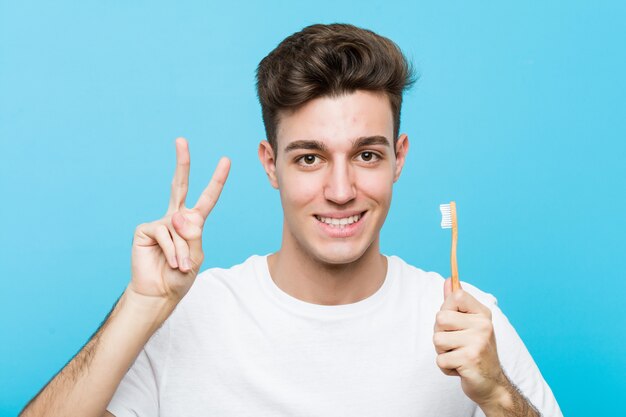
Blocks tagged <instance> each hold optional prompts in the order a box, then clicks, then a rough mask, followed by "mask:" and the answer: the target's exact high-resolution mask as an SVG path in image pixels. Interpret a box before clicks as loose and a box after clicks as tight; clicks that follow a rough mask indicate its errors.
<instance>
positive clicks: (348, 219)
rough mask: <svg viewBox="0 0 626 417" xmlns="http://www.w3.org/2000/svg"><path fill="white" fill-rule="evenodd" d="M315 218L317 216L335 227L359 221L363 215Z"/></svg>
mask: <svg viewBox="0 0 626 417" xmlns="http://www.w3.org/2000/svg"><path fill="white" fill-rule="evenodd" d="M315 218H317V220H319V221H321V222H322V223H326V224H328V225H331V226H333V227H339V228H343V227H344V226H345V225H347V224H352V223H356V222H358V221H359V219H360V218H361V215H360V214H356V215H354V216H350V217H344V218H342V219H335V218H333V217H321V216H315Z"/></svg>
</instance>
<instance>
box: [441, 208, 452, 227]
mask: <svg viewBox="0 0 626 417" xmlns="http://www.w3.org/2000/svg"><path fill="white" fill-rule="evenodd" d="M439 210H440V211H441V228H442V229H450V228H452V211H451V210H450V204H440V205H439Z"/></svg>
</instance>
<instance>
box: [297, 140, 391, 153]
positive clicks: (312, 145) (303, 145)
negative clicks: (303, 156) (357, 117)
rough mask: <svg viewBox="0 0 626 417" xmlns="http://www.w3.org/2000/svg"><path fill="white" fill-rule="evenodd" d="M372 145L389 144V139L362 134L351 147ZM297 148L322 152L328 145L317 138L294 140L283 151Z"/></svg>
mask: <svg viewBox="0 0 626 417" xmlns="http://www.w3.org/2000/svg"><path fill="white" fill-rule="evenodd" d="M373 145H384V146H387V147H389V146H390V145H389V140H387V138H386V137H384V136H364V137H360V138H357V139H355V140H354V141H353V142H352V148H354V149H357V148H362V147H365V146H373ZM298 149H306V150H311V151H320V152H324V151H326V150H328V147H327V146H326V145H325V144H324V143H323V142H321V141H319V140H296V141H293V142H291V143H290V144H289V145H287V146H286V147H285V153H287V152H291V151H295V150H298Z"/></svg>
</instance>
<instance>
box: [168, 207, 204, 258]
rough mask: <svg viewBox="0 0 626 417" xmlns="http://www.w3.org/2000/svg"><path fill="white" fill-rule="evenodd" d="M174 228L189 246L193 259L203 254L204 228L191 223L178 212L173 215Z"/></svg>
mask: <svg viewBox="0 0 626 417" xmlns="http://www.w3.org/2000/svg"><path fill="white" fill-rule="evenodd" d="M172 226H174V230H175V231H176V233H178V235H179V236H180V237H182V238H183V239H184V240H185V241H186V242H187V244H188V245H189V251H190V252H191V253H190V255H191V256H192V258H193V259H197V258H198V254H199V253H202V228H201V227H199V226H198V225H197V224H195V223H194V222H192V221H190V220H189V219H188V218H187V217H186V216H185V215H184V214H182V213H181V212H180V211H177V212H176V213H174V214H173V215H172Z"/></svg>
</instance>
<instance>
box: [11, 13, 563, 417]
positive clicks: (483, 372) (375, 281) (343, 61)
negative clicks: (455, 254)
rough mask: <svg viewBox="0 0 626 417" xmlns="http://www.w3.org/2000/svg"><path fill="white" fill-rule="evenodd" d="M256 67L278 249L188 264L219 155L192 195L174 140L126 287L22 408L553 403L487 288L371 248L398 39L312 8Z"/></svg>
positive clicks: (528, 408) (383, 185)
mask: <svg viewBox="0 0 626 417" xmlns="http://www.w3.org/2000/svg"><path fill="white" fill-rule="evenodd" d="M257 79H258V84H257V88H258V93H259V98H260V101H261V107H262V110H263V119H264V122H265V127H266V133H267V141H263V142H261V144H260V146H259V158H260V160H261V163H262V164H263V167H264V168H265V172H266V173H267V176H268V178H269V182H270V184H271V185H272V186H273V187H275V188H277V189H278V190H280V197H281V202H282V206H283V211H284V224H283V237H282V245H281V248H280V250H279V251H278V252H276V253H274V254H272V255H269V256H253V257H251V258H249V259H248V260H246V261H245V262H244V263H243V264H241V265H238V266H235V267H233V268H231V269H227V270H224V269H209V270H207V271H205V272H203V273H202V274H200V275H199V276H198V277H196V274H197V273H198V271H199V268H200V266H201V264H202V261H203V259H204V254H203V252H202V237H203V236H202V227H203V225H204V222H205V219H206V218H207V216H208V215H209V213H210V211H211V209H212V208H213V206H214V205H215V203H216V201H217V199H218V197H219V195H220V192H221V190H222V187H223V185H224V183H225V181H226V177H227V175H228V171H229V161H228V160H227V159H223V160H221V161H220V162H219V164H218V166H217V169H216V171H215V173H214V175H213V178H212V179H211V182H210V183H209V185H208V187H207V188H206V189H205V191H204V192H203V194H202V195H201V197H200V199H199V200H198V202H197V204H196V205H195V206H194V207H193V208H187V207H186V206H185V196H186V193H187V183H188V176H189V152H188V148H187V143H186V141H185V140H183V139H179V140H177V141H176V154H177V167H176V172H175V175H174V181H173V183H172V195H171V199H170V206H169V210H168V212H167V214H166V215H165V217H164V218H162V219H160V220H158V221H155V222H152V223H147V224H143V225H140V226H139V227H138V228H137V230H136V232H135V238H134V242H133V249H132V279H131V282H130V283H129V285H128V287H127V289H126V291H125V292H124V294H123V295H122V297H121V298H120V300H119V302H118V303H117V305H116V306H115V308H114V309H113V311H112V312H111V314H110V316H109V317H108V319H107V320H106V322H105V323H104V325H103V326H102V328H101V329H100V330H99V331H98V332H97V334H96V335H95V336H94V337H93V338H92V340H91V341H90V342H89V343H88V344H87V345H86V346H85V347H84V348H83V350H82V351H81V352H80V353H79V354H78V355H77V356H76V357H75V358H74V359H73V360H72V361H71V362H70V363H69V364H68V365H67V366H66V367H65V368H64V369H63V370H62V371H61V372H60V373H59V374H58V375H57V376H56V377H55V378H54V379H53V380H52V381H51V382H50V383H49V384H48V385H47V386H46V387H45V388H44V389H43V390H42V392H40V394H39V395H38V396H37V397H36V398H35V399H34V400H33V401H32V402H31V403H30V404H29V406H28V407H27V408H26V409H25V411H24V412H23V415H24V416H35V415H37V416H38V415H68V416H69V415H80V416H102V415H115V416H118V417H124V416H155V415H161V416H194V415H198V416H200V415H202V416H249V415H255V416H261V415H265V416H270V415H271V416H276V415H280V416H294V415H299V416H347V415H358V416H455V417H458V416H480V415H487V416H505V415H506V416H537V415H539V412H541V413H543V414H544V415H546V416H559V415H561V414H560V411H559V409H558V405H557V404H556V401H555V399H554V397H553V396H552V393H551V391H550V389H549V387H548V386H547V385H546V383H545V381H544V380H543V378H542V377H541V374H540V373H539V370H538V369H537V367H536V365H535V364H534V362H533V360H532V358H531V357H530V355H529V353H528V352H527V350H526V349H525V347H524V345H523V343H522V342H521V340H520V339H519V337H518V336H517V334H516V333H515V331H514V330H513V328H512V327H511V325H510V324H509V323H508V321H507V320H506V318H505V317H504V315H503V314H502V312H501V311H500V310H499V309H498V307H497V306H496V303H495V299H494V298H493V297H492V296H490V295H488V294H485V293H483V292H481V291H479V290H478V289H476V288H474V287H472V286H470V285H468V284H464V289H462V290H458V291H455V292H452V291H451V287H450V282H449V280H448V281H445V282H444V280H443V278H441V277H440V276H439V275H437V274H434V273H426V272H423V271H421V270H419V269H416V268H414V267H412V266H410V265H407V264H406V263H404V262H403V261H402V260H401V259H399V258H397V257H385V256H383V255H382V254H381V253H380V249H379V235H380V230H381V228H382V225H383V223H384V221H385V217H386V215H387V212H388V210H389V206H390V204H391V196H392V189H393V184H394V182H395V181H396V180H397V179H398V178H399V176H400V174H401V172H402V168H403V166H404V163H405V160H406V155H407V152H408V149H409V141H408V138H407V136H406V135H404V134H402V135H400V134H399V122H400V108H401V102H402V93H403V91H404V90H405V88H406V87H407V86H409V85H410V84H411V82H412V79H411V71H410V68H409V65H408V63H407V61H406V59H405V58H404V56H403V55H402V53H401V52H400V50H399V49H398V48H397V46H396V45H395V44H394V43H392V42H391V41H390V40H388V39H386V38H383V37H380V36H378V35H376V34H374V33H372V32H370V31H366V30H363V29H359V28H356V27H354V26H350V25H314V26H310V27H307V28H305V29H304V30H302V31H301V32H299V33H296V34H294V35H292V36H290V37H288V38H287V39H285V40H284V41H283V42H282V43H281V44H280V45H279V46H278V47H277V48H276V49H275V50H274V51H272V53H270V54H269V55H268V56H267V57H266V58H265V59H263V61H262V62H261V63H260V65H259V68H258V73H257ZM209 238H211V237H210V232H209ZM444 296H445V297H444ZM496 340H497V344H496ZM105 409H106V410H108V411H105Z"/></svg>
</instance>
